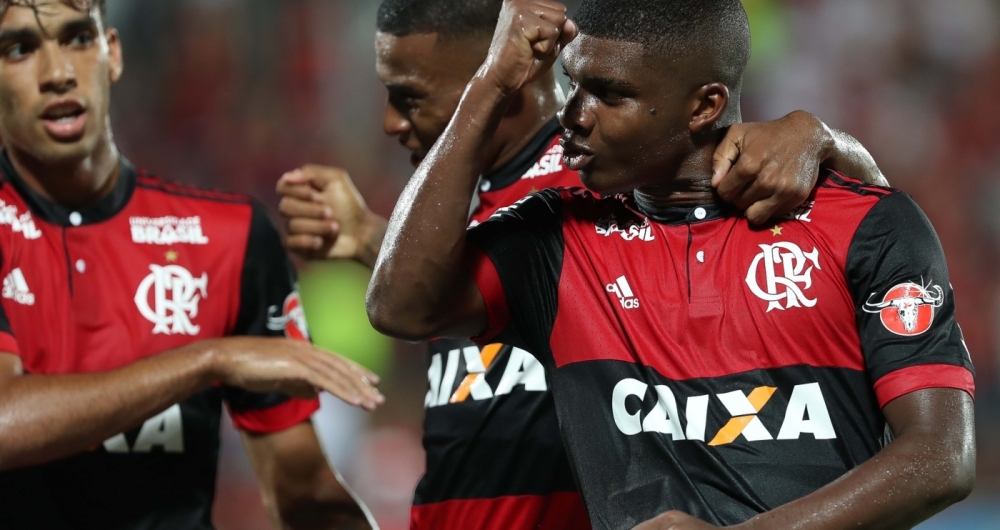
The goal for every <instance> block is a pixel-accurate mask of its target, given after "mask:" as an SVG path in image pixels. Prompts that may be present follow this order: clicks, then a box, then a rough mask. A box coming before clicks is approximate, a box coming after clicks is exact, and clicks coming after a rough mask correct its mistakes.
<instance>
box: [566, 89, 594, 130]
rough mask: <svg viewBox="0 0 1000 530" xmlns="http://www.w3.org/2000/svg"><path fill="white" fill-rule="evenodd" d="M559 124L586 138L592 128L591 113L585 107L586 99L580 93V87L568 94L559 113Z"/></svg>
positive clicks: (592, 115) (592, 119)
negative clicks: (564, 104)
mask: <svg viewBox="0 0 1000 530" xmlns="http://www.w3.org/2000/svg"><path fill="white" fill-rule="evenodd" d="M559 124H560V125H562V126H563V128H564V129H566V130H569V131H573V132H575V133H577V134H580V135H583V136H587V135H589V134H590V132H591V131H592V130H593V128H594V124H595V119H594V114H593V112H591V111H590V109H589V108H588V106H587V103H586V97H585V95H584V94H581V93H580V87H576V88H574V89H573V90H572V91H571V92H570V93H569V98H568V99H567V100H566V106H565V107H563V109H562V110H561V111H559Z"/></svg>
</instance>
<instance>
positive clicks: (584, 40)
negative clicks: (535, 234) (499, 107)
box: [559, 35, 690, 194]
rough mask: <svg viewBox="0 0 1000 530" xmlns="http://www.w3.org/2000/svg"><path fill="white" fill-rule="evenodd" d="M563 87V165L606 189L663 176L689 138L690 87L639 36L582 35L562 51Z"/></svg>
mask: <svg viewBox="0 0 1000 530" xmlns="http://www.w3.org/2000/svg"><path fill="white" fill-rule="evenodd" d="M563 66H564V67H565V69H566V73H567V75H568V76H569V78H570V95H569V100H568V101H567V103H566V107H565V108H564V109H563V111H562V112H561V113H560V115H559V119H560V122H561V123H562V125H563V127H565V128H566V134H565V135H564V137H563V141H564V147H565V154H564V157H565V163H566V165H567V167H569V168H571V169H574V170H577V171H580V178H581V180H582V181H583V183H584V184H585V185H586V186H587V187H588V188H590V189H591V190H594V191H596V192H598V193H602V194H610V193H620V192H627V191H631V190H633V189H635V188H639V187H644V186H650V185H655V184H658V183H662V182H663V178H664V177H665V176H669V175H672V174H673V173H674V172H675V171H676V170H677V168H678V167H679V165H680V163H681V161H682V160H683V159H684V156H685V154H686V152H687V151H686V147H687V145H689V144H690V139H689V135H690V132H689V130H688V121H689V119H690V114H689V113H688V112H687V110H686V106H687V99H688V96H689V94H690V91H689V90H686V89H682V88H680V87H678V86H677V85H678V83H677V82H675V81H674V80H673V79H672V78H671V76H669V75H668V74H666V73H664V69H663V68H656V67H655V65H654V64H653V63H652V62H651V61H650V57H649V56H648V55H647V54H645V53H644V49H643V47H642V46H641V45H640V44H633V43H623V42H615V41H610V40H605V39H598V38H594V37H589V36H587V35H581V36H580V37H579V38H577V39H576V40H575V41H573V42H572V43H571V44H570V45H569V46H567V48H566V50H565V52H564V53H563Z"/></svg>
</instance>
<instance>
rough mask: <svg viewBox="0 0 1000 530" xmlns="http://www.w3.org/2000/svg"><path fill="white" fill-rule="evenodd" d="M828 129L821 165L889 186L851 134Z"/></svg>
mask: <svg viewBox="0 0 1000 530" xmlns="http://www.w3.org/2000/svg"><path fill="white" fill-rule="evenodd" d="M824 127H825V128H826V129H827V130H828V131H829V135H830V144H829V149H828V151H827V156H826V158H825V159H824V160H823V166H824V167H827V168H829V169H832V170H834V171H836V172H838V173H843V174H844V175H849V176H851V177H854V178H857V179H861V180H862V181H864V182H865V183H866V184H874V185H876V186H889V181H888V180H887V179H886V178H885V176H884V175H882V170H880V169H879V168H878V164H876V163H875V159H874V158H872V155H871V153H869V152H868V150H867V149H865V146H863V145H861V142H859V141H858V140H857V139H855V138H854V137H853V136H851V135H849V134H847V133H845V132H843V131H838V130H836V129H831V128H829V127H826V126H825V125H824Z"/></svg>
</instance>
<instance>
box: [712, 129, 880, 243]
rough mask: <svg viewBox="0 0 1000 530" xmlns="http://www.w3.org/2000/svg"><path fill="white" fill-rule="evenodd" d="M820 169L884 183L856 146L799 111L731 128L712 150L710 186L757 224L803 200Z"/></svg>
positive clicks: (867, 156)
mask: <svg viewBox="0 0 1000 530" xmlns="http://www.w3.org/2000/svg"><path fill="white" fill-rule="evenodd" d="M820 167H826V168H829V169H832V170H834V171H837V172H839V173H843V174H845V175H849V176H852V177H854V178H857V179H861V180H862V181H864V182H866V183H868V184H875V185H878V186H888V185H889V182H888V181H887V180H886V178H885V176H884V175H882V171H881V170H880V169H879V168H878V164H876V163H875V159H874V158H872V156H871V154H870V153H869V152H868V150H867V149H865V147H864V146H863V145H861V143H860V142H858V141H857V140H855V139H854V137H852V136H851V135H849V134H847V133H845V132H841V131H837V130H834V129H831V128H830V127H828V126H827V125H826V124H825V123H823V122H822V121H821V120H820V119H819V118H817V117H815V116H813V115H812V114H809V113H808V112H803V111H795V112H793V113H791V114H789V115H788V116H785V117H784V118H781V119H778V120H774V121H769V122H760V123H742V124H738V125H734V126H732V127H731V128H730V129H729V132H728V133H727V134H726V137H725V139H723V141H722V142H721V143H720V144H719V147H718V149H717V150H716V152H715V163H714V168H713V169H714V178H713V179H712V183H713V185H715V186H716V188H717V189H718V192H719V196H720V197H722V198H723V199H724V200H726V201H728V202H732V203H733V204H735V205H736V207H738V208H740V209H741V210H744V211H746V213H747V218H749V219H750V221H751V222H754V223H757V224H761V223H765V222H767V221H768V220H769V219H771V218H773V217H777V216H781V215H784V214H787V213H788V212H790V211H792V210H793V209H795V208H796V207H798V206H800V205H801V204H802V203H803V202H805V201H806V199H807V198H808V197H809V195H810V194H811V193H812V190H813V188H814V187H816V180H817V179H818V177H819V170H820Z"/></svg>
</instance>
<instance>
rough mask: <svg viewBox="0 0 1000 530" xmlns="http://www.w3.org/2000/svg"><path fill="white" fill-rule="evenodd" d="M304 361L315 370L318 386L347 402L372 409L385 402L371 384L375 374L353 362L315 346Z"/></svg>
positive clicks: (376, 377)
mask: <svg viewBox="0 0 1000 530" xmlns="http://www.w3.org/2000/svg"><path fill="white" fill-rule="evenodd" d="M306 362H308V363H309V364H310V365H311V366H312V368H313V369H314V370H315V373H314V374H313V376H314V377H315V378H316V380H317V383H319V385H320V387H321V388H323V390H326V391H327V392H329V393H331V394H333V395H335V396H337V397H338V398H340V399H343V400H344V401H346V402H347V403H350V404H352V405H354V406H360V407H363V408H365V409H368V410H374V409H375V408H376V407H377V406H379V405H381V404H382V403H384V402H385V397H384V396H382V394H381V393H379V391H378V389H377V388H375V386H374V384H375V383H374V381H375V380H378V376H376V375H375V374H373V373H371V372H369V371H368V370H365V369H363V368H361V367H360V366H358V365H357V364H354V363H351V362H348V361H347V360H346V359H344V358H342V357H340V356H339V355H335V354H331V353H327V352H324V351H322V350H317V349H311V350H310V351H309V352H308V354H307V361H306Z"/></svg>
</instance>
